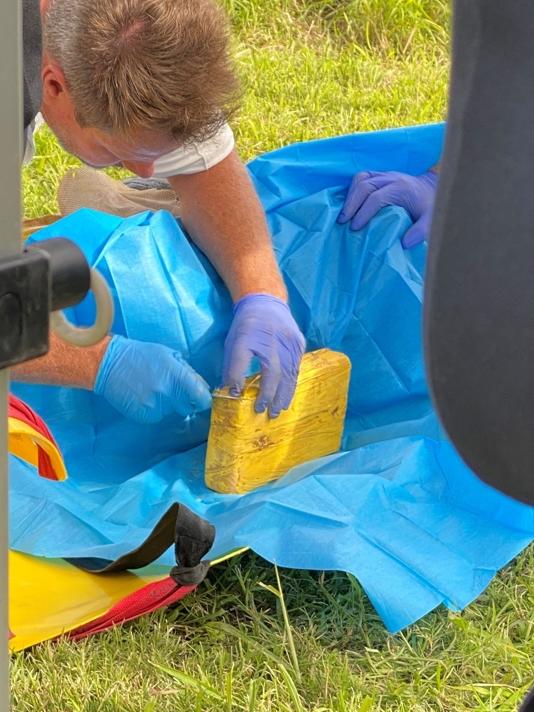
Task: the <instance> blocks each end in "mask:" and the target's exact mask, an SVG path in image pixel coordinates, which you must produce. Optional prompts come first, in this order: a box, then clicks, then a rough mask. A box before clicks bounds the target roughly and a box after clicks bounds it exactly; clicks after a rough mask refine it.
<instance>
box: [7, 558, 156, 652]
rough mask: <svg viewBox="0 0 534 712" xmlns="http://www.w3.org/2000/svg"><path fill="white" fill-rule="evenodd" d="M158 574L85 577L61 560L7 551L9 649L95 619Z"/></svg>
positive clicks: (52, 636) (14, 649)
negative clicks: (10, 635) (10, 636)
mask: <svg viewBox="0 0 534 712" xmlns="http://www.w3.org/2000/svg"><path fill="white" fill-rule="evenodd" d="M164 578H166V575H161V576H154V575H151V576H147V575H145V576H141V575H135V574H132V573H124V572H123V573H120V574H107V575H105V576H103V575H98V574H89V573H86V572H85V571H81V570H80V569H77V568H76V567H75V566H72V565H71V564H69V563H67V562H66V561H63V560H60V559H57V560H56V559H42V558H37V557H34V556H28V555H26V554H21V553H19V552H16V551H10V552H9V629H10V631H11V634H12V635H13V637H12V638H11V640H10V642H9V645H10V649H11V650H12V651H13V652H15V651H18V650H23V649H24V648H28V647H30V646H31V645H35V644H36V643H41V642H43V641H44V640H50V639H52V638H55V637H57V636H58V635H61V634H63V633H68V632H69V631H71V630H74V629H76V628H79V627H80V626H82V625H85V624H86V623H89V622H91V621H94V620H96V619H97V618H99V617H100V616H102V615H103V614H104V613H106V612H107V611H109V609H110V608H112V607H113V606H114V605H116V604H117V603H118V602H119V601H121V600H122V599H123V598H125V597H126V596H128V595H130V594H131V593H133V592H134V591H137V590H138V589H140V588H142V587H143V586H146V585H147V584H149V583H152V582H154V581H159V580H161V579H164Z"/></svg>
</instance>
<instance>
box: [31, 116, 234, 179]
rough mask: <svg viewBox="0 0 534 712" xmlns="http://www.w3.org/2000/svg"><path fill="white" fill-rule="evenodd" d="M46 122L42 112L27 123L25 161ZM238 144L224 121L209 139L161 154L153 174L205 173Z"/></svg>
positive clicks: (156, 176) (155, 176) (32, 153)
mask: <svg viewBox="0 0 534 712" xmlns="http://www.w3.org/2000/svg"><path fill="white" fill-rule="evenodd" d="M42 123H43V119H42V117H41V114H38V115H37V116H36V118H35V121H34V122H33V123H32V124H31V125H30V126H28V129H27V131H26V146H25V149H26V150H25V152H24V163H29V162H30V161H31V159H32V158H33V156H34V152H35V147H34V142H33V134H34V132H35V131H37V129H38V128H39V126H41V124H42ZM234 145H235V140H234V134H233V132H232V129H231V128H230V127H229V126H228V124H225V125H224V126H223V127H222V128H221V129H220V131H218V133H216V134H215V136H213V137H212V138H210V139H208V140H207V141H202V142H199V143H192V144H190V145H189V146H187V147H185V148H177V149H176V150H175V151H171V153H167V155H165V156H162V157H161V158H159V159H158V160H157V161H156V162H155V163H154V178H170V177H172V176H178V175H192V174H193V173H202V171H207V170H208V168H211V167H212V166H216V165H217V163H220V162H221V161H223V160H224V159H225V158H226V157H227V156H229V155H230V153H231V152H232V150H233V148H234Z"/></svg>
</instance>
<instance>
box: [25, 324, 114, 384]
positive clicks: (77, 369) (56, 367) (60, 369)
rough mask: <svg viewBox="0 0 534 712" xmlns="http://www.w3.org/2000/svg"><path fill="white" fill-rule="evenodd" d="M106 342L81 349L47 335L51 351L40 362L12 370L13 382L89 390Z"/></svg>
mask: <svg viewBox="0 0 534 712" xmlns="http://www.w3.org/2000/svg"><path fill="white" fill-rule="evenodd" d="M109 341H110V339H109V337H107V338H105V339H104V340H103V341H101V342H100V343H99V344H96V346H91V347H89V348H83V349H82V348H79V347H77V346H72V345H71V344H67V343H66V342H65V341H62V340H61V339H59V338H58V337H57V336H55V335H54V334H50V351H49V352H48V353H47V354H46V355H45V356H42V357H41V358H38V359H35V360H34V361H28V362H27V363H22V364H20V365H19V366H15V368H13V369H12V370H11V377H12V380H14V381H21V382H23V383H45V384H47V385H52V386H71V387H74V388H85V389H87V390H92V389H93V386H94V384H95V380H96V375H97V373H98V369H99V367H100V362H101V361H102V358H103V356H104V352H105V351H106V349H107V347H108V344H109Z"/></svg>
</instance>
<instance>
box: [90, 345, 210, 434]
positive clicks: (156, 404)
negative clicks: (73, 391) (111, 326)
mask: <svg viewBox="0 0 534 712" xmlns="http://www.w3.org/2000/svg"><path fill="white" fill-rule="evenodd" d="M94 391H95V393H96V394H97V395H99V396H103V397H104V398H105V399H106V400H107V401H108V403H110V404H111V405H112V406H113V407H114V408H116V409H117V410H118V411H119V412H120V413H122V415H124V416H125V417H126V418H129V419H130V420H135V421H137V422H138V423H159V421H160V420H162V419H163V418H165V417H166V416H168V415H173V414H177V415H180V416H182V417H186V416H191V415H194V414H195V413H199V412H201V411H203V410H208V409H209V408H210V407H211V394H210V390H209V386H208V384H207V383H206V381H205V380H204V379H203V378H202V377H201V376H199V374H198V373H197V372H196V371H194V370H193V369H192V368H191V366H190V365H189V364H188V363H186V362H185V361H184V360H183V358H182V357H181V356H180V354H179V353H177V352H176V351H174V350H173V349H170V348H168V347H167V346H163V345H161V344H153V343H150V342H145V341H135V340H134V339H126V338H124V337H123V336H114V337H113V338H112V339H111V341H110V343H109V346H108V347H107V349H106V352H105V354H104V357H103V359H102V363H101V364H100V368H99V370H98V373H97V377H96V382H95V386H94Z"/></svg>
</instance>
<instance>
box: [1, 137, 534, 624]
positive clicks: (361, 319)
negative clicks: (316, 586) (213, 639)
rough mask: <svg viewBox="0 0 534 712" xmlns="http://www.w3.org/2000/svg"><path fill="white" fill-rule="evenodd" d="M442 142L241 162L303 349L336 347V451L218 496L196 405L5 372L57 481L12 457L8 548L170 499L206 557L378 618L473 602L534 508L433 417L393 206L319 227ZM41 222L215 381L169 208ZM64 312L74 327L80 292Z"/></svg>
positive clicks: (97, 552) (128, 317)
mask: <svg viewBox="0 0 534 712" xmlns="http://www.w3.org/2000/svg"><path fill="white" fill-rule="evenodd" d="M442 139H443V127H440V126H429V127H418V128H412V129H403V130H395V131H389V132H377V133H371V134H361V135H354V136H345V137H340V138H336V139H331V140H324V141H316V142H310V143H306V144H300V145H294V146H289V147H287V148H283V149H280V150H279V151H275V152H274V153H271V154H268V155H266V156H263V157H262V158H259V159H257V160H255V161H253V162H252V164H251V165H250V171H251V174H252V176H253V179H254V181H255V183H256V186H257V188H258V191H259V194H260V196H261V199H262V201H263V204H264V206H265V208H266V210H267V215H268V220H269V225H270V228H271V231H272V234H273V238H274V245H275V250H276V254H277V257H278V260H279V263H280V265H281V267H282V270H283V273H284V277H285V279H286V282H287V286H288V290H289V295H290V300H291V306H292V309H293V312H294V314H295V316H296V318H297V320H298V322H299V324H300V326H301V328H302V330H303V332H304V333H305V335H306V338H307V340H308V347H309V349H315V348H319V347H322V346H328V347H331V348H333V349H339V350H342V351H344V352H345V353H347V354H348V355H349V356H350V358H351V361H352V366H353V369H352V380H351V384H350V398H349V408H348V414H347V420H346V427H345V434H344V443H343V452H341V453H339V454H337V455H333V456H330V457H328V458H324V459H322V460H319V461H315V462H310V463H307V464H306V465H303V466H301V467H297V468H295V469H293V470H292V471H291V472H289V473H288V474H287V475H286V477H284V478H283V479H281V480H280V481H279V482H277V483H274V484H272V485H269V486H267V487H264V488H262V489H261V490H258V491H255V492H252V493H250V494H248V495H245V496H241V497H237V496H224V495H219V494H216V493H214V492H211V491H209V490H207V489H206V488H205V486H204V484H203V463H204V455H205V445H204V442H205V439H206V435H207V430H208V425H209V423H208V418H207V417H205V416H201V417H196V418H191V419H185V420H184V419H180V418H177V417H171V418H168V419H166V420H165V421H164V422H162V423H160V424H158V425H154V426H150V425H149V426H141V425H136V424H133V423H130V422H127V421H126V420H124V419H123V418H121V417H120V416H119V415H118V414H117V412H116V411H114V410H113V408H111V407H110V406H108V405H107V404H106V403H105V402H104V401H103V400H102V399H100V398H98V397H96V396H94V395H93V394H91V393H88V392H84V391H77V390H71V389H63V388H62V389H59V388H51V387H43V386H41V387H39V386H16V387H15V389H14V390H15V391H16V393H17V394H18V395H19V396H21V397H22V398H23V399H25V400H26V401H27V402H29V403H30V404H31V405H32V406H34V407H35V408H36V409H37V411H38V412H39V413H40V414H41V415H42V416H43V417H44V418H45V419H46V420H47V422H48V425H49V426H50V427H51V429H52V431H53V432H54V434H55V435H56V437H57V439H58V441H59V444H60V446H61V447H62V449H63V452H64V454H65V457H66V461H67V465H68V469H69V474H70V479H69V480H68V481H67V482H66V483H62V484H58V483H53V482H48V481H44V480H38V479H37V478H36V477H35V472H34V471H33V469H32V468H31V467H29V466H28V465H25V464H23V463H21V462H20V461H18V460H17V459H16V458H12V462H11V545H12V547H13V548H15V549H17V550H20V551H25V552H30V553H32V554H37V555H40V556H48V557H77V556H97V557H107V558H114V557H116V556H118V555H120V554H122V553H124V552H125V551H126V550H130V549H131V548H132V547H133V546H134V545H136V544H137V543H139V542H140V541H141V540H142V539H143V538H144V537H145V536H146V535H147V534H148V532H149V530H150V529H151V528H152V526H153V525H154V524H155V522H156V521H157V520H158V518H159V517H160V516H161V515H162V513H163V512H164V511H165V510H166V509H167V507H168V506H169V505H170V504H171V503H172V502H174V501H179V502H183V503H184V504H186V505H187V506H188V507H190V508H191V509H193V510H194V511H196V512H198V513H199V514H200V515H202V516H203V517H205V518H207V519H209V520H210V521H211V522H212V523H213V524H215V526H216V528H217V537H216V543H215V547H214V550H213V555H214V556H217V555H219V554H222V553H225V552H228V551H230V550H232V549H234V548H235V547H241V546H249V547H251V548H252V549H253V550H254V551H256V552H258V553H259V554H261V555H262V556H263V557H265V558H266V559H268V560H270V561H273V562H277V563H278V564H279V565H281V566H287V567H299V568H308V569H328V570H343V571H348V572H351V573H352V574H354V575H355V576H356V577H357V578H358V580H359V581H360V582H361V583H362V585H363V587H364V588H365V590H366V592H367V594H368V595H369V597H370V599H371V601H372V603H373V604H374V606H375V607H376V609H377V611H378V613H379V614H380V615H381V617H382V618H383V620H384V622H385V624H386V625H387V627H388V628H389V629H390V630H391V631H395V630H398V629H401V628H403V627H404V626H407V625H409V624H410V623H412V622H414V621H416V620H417V619H419V618H420V617H421V616H423V615H424V614H425V613H427V612H428V611H430V610H432V609H433V608H435V607H436V606H438V605H439V604H441V603H444V604H445V605H446V606H448V607H449V608H450V609H453V610H456V609H461V608H463V607H464V606H466V605H467V604H468V603H470V602H471V601H472V600H473V599H474V598H476V596H478V595H479V594H480V592H481V591H482V590H483V589H484V588H485V587H486V586H487V585H488V583H489V582H490V581H491V579H492V577H493V576H494V575H495V572H496V571H497V570H498V569H499V568H500V567H502V566H503V565H504V564H506V563H507V562H508V561H509V560H510V559H511V558H513V557H514V556H515V555H517V554H518V553H519V552H520V551H521V550H522V549H523V548H524V547H525V546H526V545H527V544H528V543H529V542H530V541H531V540H532V538H533V535H534V509H532V508H530V507H527V506H525V505H522V504H519V503H516V502H513V501H512V500H510V499H508V498H506V497H504V496H503V495H501V494H499V493H497V492H495V491H493V490H491V489H490V488H489V487H487V486H486V485H484V484H482V483H481V482H479V481H478V480H477V479H476V478H475V477H474V476H473V475H472V474H471V473H470V472H469V470H468V469H467V468H466V467H465V466H464V465H463V463H462V462H461V461H460V459H459V457H458V456H457V455H456V453H455V451H454V449H453V448H452V446H451V445H450V444H449V443H448V442H447V440H446V438H445V437H444V435H443V433H442V432H441V431H440V428H439V425H438V423H437V420H436V417H435V414H434V412H433V410H432V406H431V403H430V400H429V396H428V391H427V387H426V383H425V375H424V366H423V360H422V350H421V302H422V294H423V267H424V261H425V252H426V248H425V246H421V247H419V248H417V249H415V250H412V251H410V252H405V251H403V249H402V247H401V244H400V237H401V235H402V234H403V232H404V231H405V230H406V228H407V227H408V226H409V224H410V221H409V218H408V216H407V215H406V213H405V212H404V211H402V210H401V209H398V208H388V209H385V210H383V211H382V212H381V213H380V214H379V215H378V216H377V217H376V218H375V219H374V220H373V221H372V222H371V224H370V225H369V227H368V228H367V229H365V230H363V231H361V232H358V233H353V232H350V231H349V230H348V229H347V227H341V226H339V225H337V224H336V222H335V220H336V216H337V214H338V212H339V209H340V207H341V205H342V202H343V198H344V195H345V193H346V189H347V186H348V184H349V182H350V179H351V177H352V175H353V174H354V173H355V172H356V171H357V170H364V169H375V170H380V169H392V170H401V171H408V172H411V173H417V172H419V171H423V170H424V169H426V168H428V166H430V165H432V164H433V163H435V162H436V160H437V159H438V158H439V155H440V152H441V143H442ZM236 210H239V206H236ZM57 235H68V236H69V237H70V238H72V239H74V240H76V242H77V243H78V244H79V245H80V247H81V248H82V249H83V250H84V252H85V254H86V255H87V256H88V258H89V259H90V261H91V262H92V263H93V264H95V265H96V266H97V267H98V268H99V269H100V270H101V271H102V273H103V274H104V275H105V277H106V278H107V279H108V281H109V283H110V285H111V287H112V290H113V295H114V299H115V303H116V307H117V314H116V319H115V325H114V330H115V332H116V333H121V334H125V335H127V336H129V337H132V338H136V339H143V340H150V341H158V342H161V343H164V344H167V345H169V346H171V347H173V348H175V349H178V350H180V351H182V352H183V354H184V356H185V358H186V359H187V360H188V361H189V362H190V363H191V364H192V365H193V367H194V368H196V369H197V370H198V371H199V372H200V373H201V374H202V375H203V376H204V377H205V378H206V379H207V380H208V381H209V383H210V384H211V385H212V386H216V385H218V383H219V378H220V369H221V361H222V350H223V341H224V337H225V333H226V331H227V329H228V325H229V323H230V319H231V302H230V298H229V296H228V294H227V292H226V289H225V287H224V285H223V284H222V282H221V280H220V278H219V277H218V276H217V275H216V273H215V271H214V270H213V268H212V267H211V266H210V265H209V263H208V262H207V260H206V259H205V257H204V256H203V255H202V254H201V253H200V252H199V251H198V250H197V249H196V248H195V247H194V246H193V245H192V244H191V242H190V241H189V240H188V239H187V237H186V236H185V235H184V233H183V232H182V230H181V229H180V227H179V225H178V224H177V223H176V222H175V221H174V219H173V218H172V217H171V216H170V215H168V214H166V213H156V214H152V213H143V214H141V215H137V216H135V217H132V218H129V219H126V220H123V219H120V218H115V217H111V216H108V215H104V214H101V213H97V212H94V211H89V210H87V211H80V212H78V213H76V214H74V215H72V216H70V217H68V218H66V219H64V220H62V221H61V222H59V223H57V224H56V225H54V226H51V227H49V228H47V229H45V230H43V231H41V233H40V234H39V235H38V236H37V238H36V239H44V238H48V237H52V236H57ZM69 316H70V318H71V319H73V320H75V321H76V323H78V324H87V323H89V322H90V321H91V320H92V318H93V305H92V303H91V300H90V299H87V300H86V302H84V303H83V304H82V305H80V306H79V307H77V308H75V309H71V310H70V314H69ZM162 563H165V564H169V565H170V564H172V563H173V561H172V554H171V552H168V553H167V554H166V555H165V556H164V557H163V559H162Z"/></svg>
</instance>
